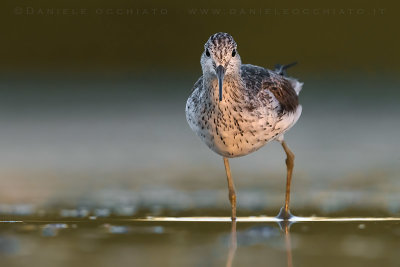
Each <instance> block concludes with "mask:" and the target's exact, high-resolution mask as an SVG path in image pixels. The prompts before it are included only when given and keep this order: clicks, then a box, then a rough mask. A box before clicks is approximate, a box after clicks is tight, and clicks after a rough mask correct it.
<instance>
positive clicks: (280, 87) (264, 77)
mask: <svg viewBox="0 0 400 267" xmlns="http://www.w3.org/2000/svg"><path fill="white" fill-rule="evenodd" d="M241 70H242V79H243V81H244V83H245V84H246V88H247V90H249V91H250V93H251V94H252V95H254V96H257V97H258V98H259V100H260V101H263V99H262V98H265V97H268V95H270V94H266V93H265V91H268V92H270V93H272V94H273V95H274V96H275V98H276V100H277V101H278V102H279V106H280V109H279V111H278V112H279V113H284V112H295V111H296V109H297V107H298V105H299V99H298V96H297V93H296V91H295V89H294V86H293V81H291V80H290V78H286V77H284V76H282V75H279V74H277V73H275V72H273V71H270V70H268V69H265V68H262V67H259V66H254V65H250V64H244V65H242V67H241ZM266 100H268V99H266Z"/></svg>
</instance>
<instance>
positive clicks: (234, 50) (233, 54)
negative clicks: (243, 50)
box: [232, 49, 236, 57]
mask: <svg viewBox="0 0 400 267" xmlns="http://www.w3.org/2000/svg"><path fill="white" fill-rule="evenodd" d="M234 56H236V49H233V51H232V57H234Z"/></svg>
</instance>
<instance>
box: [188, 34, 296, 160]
mask: <svg viewBox="0 0 400 267" xmlns="http://www.w3.org/2000/svg"><path fill="white" fill-rule="evenodd" d="M236 49H237V45H236V43H235V41H234V40H233V38H232V37H231V36H230V35H229V34H226V33H217V34H214V35H213V36H211V37H210V39H209V40H208V41H207V43H206V44H205V52H204V53H203V54H202V57H201V64H202V68H203V75H202V76H201V77H200V78H199V79H198V81H197V82H196V83H195V84H194V87H193V91H192V93H191V95H190V97H189V98H188V100H187V103H186V118H187V121H188V123H189V125H190V127H191V129H192V130H193V131H194V132H195V133H196V134H197V135H198V136H199V137H200V138H201V139H202V140H203V141H204V142H205V143H206V144H207V146H208V147H209V148H211V149H212V150H213V151H214V152H216V153H218V154H219V155H221V156H223V157H227V158H232V157H239V156H244V155H247V154H249V153H251V152H253V151H256V150H257V149H259V148H261V147H262V146H263V145H265V144H266V143H268V142H269V141H271V140H278V141H279V140H283V134H284V133H285V132H286V131H288V130H289V129H290V128H291V127H292V126H293V125H294V124H295V123H296V121H297V120H298V119H299V117H300V114H301V110H302V108H301V105H299V101H298V93H299V92H300V90H301V87H302V85H303V84H302V83H300V82H298V81H297V80H296V79H293V78H288V77H285V76H283V75H281V73H279V72H277V71H272V70H268V69H265V68H263V67H258V66H254V65H249V64H241V60H240V56H239V54H238V53H237V51H236ZM208 55H210V56H208ZM216 65H221V66H224V67H225V68H226V73H225V77H224V79H223V87H222V92H223V93H222V100H221V101H219V99H218V79H217V76H216V72H215V68H216Z"/></svg>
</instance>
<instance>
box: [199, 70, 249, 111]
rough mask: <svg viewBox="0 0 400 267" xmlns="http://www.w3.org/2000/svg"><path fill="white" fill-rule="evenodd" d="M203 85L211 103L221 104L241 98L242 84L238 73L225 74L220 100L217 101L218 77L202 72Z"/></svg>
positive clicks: (242, 93)
mask: <svg viewBox="0 0 400 267" xmlns="http://www.w3.org/2000/svg"><path fill="white" fill-rule="evenodd" d="M203 87H204V89H205V93H206V94H207V96H208V97H207V98H208V101H210V102H211V103H212V104H216V105H217V104H218V105H220V104H223V103H228V102H231V103H232V101H235V102H237V101H238V100H239V99H243V95H244V93H245V92H244V90H243V88H244V85H243V81H242V79H241V76H240V73H232V74H231V73H229V74H227V75H225V77H224V82H223V87H222V101H219V87H218V79H217V77H216V76H215V75H213V74H209V75H207V74H203Z"/></svg>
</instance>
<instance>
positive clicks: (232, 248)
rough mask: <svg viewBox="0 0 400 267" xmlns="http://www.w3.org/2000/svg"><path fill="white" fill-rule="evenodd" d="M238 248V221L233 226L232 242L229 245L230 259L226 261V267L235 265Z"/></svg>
mask: <svg viewBox="0 0 400 267" xmlns="http://www.w3.org/2000/svg"><path fill="white" fill-rule="evenodd" d="M236 248H237V236H236V221H233V222H232V224H231V240H230V244H229V252H228V258H227V260H226V267H231V266H232V263H233V258H234V257H235V253H236Z"/></svg>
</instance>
